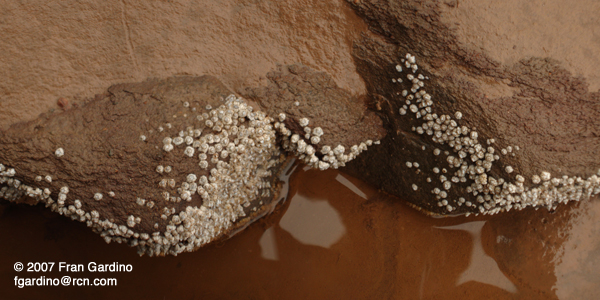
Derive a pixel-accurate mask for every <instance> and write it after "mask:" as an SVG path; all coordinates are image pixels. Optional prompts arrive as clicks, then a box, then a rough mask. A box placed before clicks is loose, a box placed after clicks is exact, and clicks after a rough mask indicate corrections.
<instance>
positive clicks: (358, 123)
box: [241, 64, 385, 169]
mask: <svg viewBox="0 0 600 300" xmlns="http://www.w3.org/2000/svg"><path fill="white" fill-rule="evenodd" d="M266 77H267V78H268V80H269V81H268V84H266V85H265V86H260V87H253V88H247V89H245V90H244V91H241V93H242V95H243V96H244V97H245V98H248V99H251V100H254V101H255V102H256V103H258V104H259V106H260V108H261V109H262V110H264V111H267V112H268V113H269V115H270V116H271V117H273V118H274V119H275V121H279V124H277V123H276V124H275V128H276V129H278V130H279V132H280V133H282V137H283V142H282V144H283V148H284V149H286V150H287V151H290V152H292V153H295V154H296V155H297V156H298V157H299V158H300V159H301V160H303V161H304V162H305V163H307V164H308V165H311V166H313V167H315V168H320V169H327V168H329V167H334V168H338V167H342V166H344V165H345V163H346V162H348V161H350V160H352V159H354V158H355V157H356V156H358V155H359V154H360V153H361V152H363V151H365V150H367V147H369V146H372V145H373V143H377V142H378V141H379V140H380V139H381V138H383V137H384V136H385V131H384V130H383V127H382V122H381V120H380V119H379V117H378V116H377V115H376V114H375V113H373V112H372V111H370V110H368V109H367V102H366V98H365V97H355V96H353V95H351V94H350V93H349V92H348V91H346V90H344V89H342V88H340V87H338V86H337V84H336V83H335V82H334V81H333V79H332V77H331V76H330V75H328V74H327V73H324V72H318V71H315V70H312V69H311V68H309V67H307V66H304V65H301V64H295V65H289V66H280V67H279V68H278V69H277V70H274V71H272V72H269V73H268V74H267V76H266ZM303 122H304V123H303ZM294 136H296V137H294ZM302 143H304V145H303V144H302ZM309 147H312V148H309ZM304 148H308V149H307V150H305V149H304ZM324 149H325V150H324ZM327 149H329V150H327ZM336 149H337V151H336ZM334 152H335V153H334Z"/></svg>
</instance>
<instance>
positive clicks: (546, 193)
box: [345, 0, 600, 214]
mask: <svg viewBox="0 0 600 300" xmlns="http://www.w3.org/2000/svg"><path fill="white" fill-rule="evenodd" d="M591 2H592V1H587V2H586V3H588V4H590V5H594V4H592V3H591ZM349 3H350V4H351V5H352V7H353V8H354V9H355V10H357V11H358V12H359V14H360V15H361V16H362V17H363V18H364V19H365V20H366V21H367V22H368V24H369V25H370V29H371V32H369V33H367V34H365V35H364V36H363V38H362V39H361V40H359V41H356V43H355V46H354V50H353V55H354V57H355V61H356V65H357V70H358V72H359V73H360V74H361V76H362V77H363V79H364V80H365V83H366V85H367V90H368V93H369V96H370V99H371V101H372V104H371V106H372V107H376V111H377V113H378V114H379V115H380V116H381V119H382V120H383V121H384V127H385V128H386V130H387V132H388V134H387V137H386V138H385V139H383V140H382V142H381V143H382V145H381V146H380V147H375V148H373V149H372V150H369V151H367V152H366V153H365V154H364V155H361V156H359V157H358V159H357V160H355V161H353V162H351V163H349V164H348V168H346V169H345V170H346V171H348V172H350V173H351V174H352V175H354V176H356V177H358V178H361V179H363V180H365V181H367V182H369V183H371V184H373V185H375V186H377V187H380V188H381V189H383V190H384V191H386V192H389V193H391V194H394V195H397V196H400V197H401V198H402V199H405V200H407V201H409V202H410V203H411V204H413V205H414V206H415V207H417V208H419V209H422V210H424V211H426V212H430V213H434V214H461V213H497V212H501V211H506V210H510V209H512V208H516V209H523V208H525V207H530V206H533V207H540V206H542V207H547V208H549V209H553V208H556V206H557V205H558V204H559V203H564V202H567V201H570V200H583V199H587V198H589V197H590V196H591V195H593V194H598V193H600V179H599V178H598V176H600V173H598V172H600V171H599V169H600V160H599V159H598V158H599V157H600V93H599V92H598V87H599V84H600V82H599V81H598V78H600V77H598V75H599V72H598V70H597V69H595V70H594V69H591V68H588V67H587V66H586V65H587V64H591V63H592V62H594V61H598V58H599V56H598V53H600V45H599V44H598V43H597V42H594V43H588V40H587V39H582V38H570V37H565V36H563V35H560V32H558V33H557V32H555V31H554V28H555V27H556V26H554V25H551V26H546V25H547V24H546V23H545V22H548V23H549V24H555V23H557V22H559V23H560V24H561V25H560V26H562V24H564V23H563V21H559V20H552V19H544V22H543V24H542V25H543V26H542V27H540V26H541V25H540V26H537V27H536V30H533V31H532V30H531V29H530V28H529V26H530V25H531V24H530V23H531V18H532V17H533V18H540V16H543V15H544V14H545V13H547V12H545V11H544V10H545V9H544V8H542V6H540V7H538V8H535V7H529V6H528V12H523V11H521V7H520V6H518V5H515V6H510V5H508V6H503V7H502V9H501V10H493V9H489V7H487V6H489V5H491V4H480V5H478V4H476V3H469V2H467V4H466V5H463V4H462V3H463V1H460V2H459V1H446V2H440V1H377V0H371V1H369V0H365V1H349ZM459 4H460V5H459ZM555 4H556V3H555ZM482 6H486V7H483V8H482ZM579 7H580V6H579V5H578V6H577V7H575V8H571V9H572V10H577V9H579ZM486 9H487V10H486ZM498 11H500V12H501V14H503V15H504V14H505V15H510V16H511V17H512V13H515V16H517V17H514V18H513V19H511V22H512V23H511V25H510V26H498V24H503V21H502V20H500V19H498V16H497V13H499V12H498ZM561 11H562V10H561ZM567 15H568V14H567ZM584 15H589V14H584ZM482 20H485V21H482ZM574 22H575V24H577V27H574V29H573V30H572V31H573V34H576V33H577V29H578V28H580V27H581V26H589V24H588V25H585V22H581V21H580V20H577V19H575V20H574ZM473 24H476V25H477V26H470V25H473ZM592 24H593V25H591V26H596V27H597V26H598V22H597V21H596V22H595V23H592ZM511 30H512V31H518V32H523V34H526V36H519V35H517V34H516V33H514V32H510V31H511ZM569 30H571V29H569ZM540 31H541V32H543V34H541V33H540ZM497 36H500V37H511V39H512V40H515V43H516V42H517V41H520V44H519V45H518V46H517V45H515V47H514V49H516V52H511V54H510V57H509V58H507V56H506V55H505V56H502V55H503V54H505V53H506V51H511V50H510V49H504V48H502V49H501V50H498V49H497V46H498V45H500V44H502V43H504V44H502V45H505V44H506V43H505V42H506V41H504V40H502V39H500V40H499V38H498V37H497ZM540 36H542V37H544V36H545V37H546V38H545V39H544V38H542V37H540ZM527 38H535V39H538V40H540V43H541V44H542V45H544V44H550V45H553V44H557V43H561V42H564V43H569V48H575V49H577V51H576V53H577V54H578V55H579V56H577V57H576V58H577V59H581V61H578V62H573V58H574V57H573V56H570V55H566V54H568V53H565V52H564V51H563V52H561V51H550V52H545V51H543V50H542V48H543V47H538V46H536V45H529V44H523V43H522V39H527ZM519 47H521V48H523V49H521V48H519ZM511 48H512V47H511ZM582 49H583V50H582ZM581 51H583V52H584V53H588V54H589V55H588V56H589V57H586V56H585V55H583V54H582V53H581ZM586 51H587V52H586ZM407 53H408V54H407ZM590 87H593V88H590Z"/></svg>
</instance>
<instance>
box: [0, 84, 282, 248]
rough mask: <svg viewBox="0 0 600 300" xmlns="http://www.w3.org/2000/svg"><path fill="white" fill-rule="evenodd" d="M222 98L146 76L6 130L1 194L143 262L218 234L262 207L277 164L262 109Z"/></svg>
mask: <svg viewBox="0 0 600 300" xmlns="http://www.w3.org/2000/svg"><path fill="white" fill-rule="evenodd" d="M230 94H231V92H230V91H229V90H228V89H227V88H226V87H225V86H224V85H223V84H222V83H221V82H220V81H218V80H217V79H216V78H214V77H211V76H202V77H192V76H183V77H173V78H168V79H165V80H148V81H146V82H143V83H135V84H120V85H116V86H113V87H111V88H109V89H108V92H107V93H106V94H102V95H97V96H96V99H94V100H90V101H89V102H88V103H86V104H85V105H83V106H82V107H81V108H73V109H70V110H67V111H65V112H62V113H56V114H46V115H43V116H41V117H40V118H39V119H37V120H34V121H31V122H27V123H18V124H15V125H13V126H12V127H11V128H10V129H9V130H7V131H6V132H2V133H1V134H0V162H2V163H4V164H5V166H4V165H0V167H1V168H0V171H1V173H0V174H1V175H2V176H1V177H0V178H1V179H0V180H1V185H2V190H1V193H2V194H1V195H2V196H3V197H4V198H5V199H8V200H12V201H26V202H31V201H33V202H35V201H41V202H43V203H46V206H47V207H50V208H51V209H52V210H54V211H57V212H59V213H61V214H64V215H67V216H71V218H73V219H75V220H79V221H83V222H86V223H87V224H88V226H90V227H92V228H94V230H95V231H97V232H98V233H100V234H101V235H102V236H103V237H105V239H106V240H107V242H110V241H111V240H115V241H117V242H128V243H129V244H130V245H132V246H139V247H138V249H139V250H140V253H148V254H150V255H159V254H165V253H169V254H177V253H179V252H181V251H184V250H185V251H191V250H194V249H195V248H197V247H199V246H202V245H204V244H207V243H210V242H212V241H214V240H217V239H219V238H222V237H224V236H225V235H226V234H228V233H231V232H232V231H234V230H235V229H236V228H238V227H241V226H244V225H246V224H247V223H248V222H250V221H252V220H254V219H256V218H257V217H258V216H260V215H263V214H264V213H265V211H267V210H269V209H270V208H269V204H270V203H271V202H272V201H273V199H277V197H278V191H279V189H280V184H279V180H278V178H277V176H278V174H279V171H280V170H281V169H280V168H281V167H282V164H283V163H284V161H285V159H286V158H285V156H284V155H282V154H281V153H280V151H279V148H278V147H275V146H274V143H275V135H274V134H275V132H274V131H273V130H272V129H271V127H272V126H271V125H270V124H271V123H270V121H269V119H268V118H266V116H265V115H264V113H261V112H255V111H253V110H252V108H251V107H250V106H249V105H247V104H246V102H244V101H242V100H241V99H236V98H235V97H234V96H233V97H228V96H229V95H230ZM23 196H28V197H29V200H27V199H25V200H23V199H22V198H21V197H23Z"/></svg>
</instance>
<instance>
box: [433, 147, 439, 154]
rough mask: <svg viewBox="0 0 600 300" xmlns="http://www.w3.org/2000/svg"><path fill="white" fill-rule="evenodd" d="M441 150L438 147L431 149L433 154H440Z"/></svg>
mask: <svg viewBox="0 0 600 300" xmlns="http://www.w3.org/2000/svg"><path fill="white" fill-rule="evenodd" d="M440 152H441V150H440V149H438V148H435V149H433V155H440Z"/></svg>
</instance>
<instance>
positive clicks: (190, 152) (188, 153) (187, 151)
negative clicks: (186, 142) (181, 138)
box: [183, 146, 194, 157]
mask: <svg viewBox="0 0 600 300" xmlns="http://www.w3.org/2000/svg"><path fill="white" fill-rule="evenodd" d="M183 154H185V155H186V156H188V157H192V156H194V148H193V147H190V146H187V147H186V148H185V150H184V151H183Z"/></svg>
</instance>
